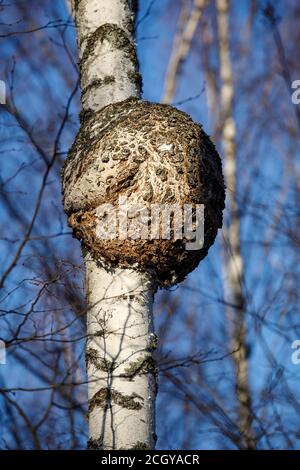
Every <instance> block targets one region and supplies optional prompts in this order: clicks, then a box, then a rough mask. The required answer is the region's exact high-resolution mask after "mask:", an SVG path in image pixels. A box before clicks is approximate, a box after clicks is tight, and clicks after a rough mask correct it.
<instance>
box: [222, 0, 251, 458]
mask: <svg viewBox="0 0 300 470" xmlns="http://www.w3.org/2000/svg"><path fill="white" fill-rule="evenodd" d="M217 16H218V33H219V54H220V76H221V80H222V86H221V107H222V109H221V119H222V123H223V127H222V139H223V145H224V151H225V162H224V174H225V182H226V187H227V189H228V191H229V195H230V222H229V226H228V228H227V231H226V238H227V240H228V243H229V253H228V260H227V266H226V272H227V275H228V281H229V288H230V291H231V296H232V298H231V299H230V300H231V301H232V304H233V305H234V308H232V309H231V308H230V311H229V314H230V319H231V321H232V324H233V332H232V349H233V350H234V351H236V352H235V353H234V354H233V361H234V366H235V371H236V393H237V400H238V408H239V410H238V413H239V416H238V419H239V428H240V431H241V434H242V436H243V445H244V447H245V448H248V449H253V448H254V447H255V441H254V433H253V429H252V412H251V392H250V388H249V373H248V360H247V339H246V324H245V308H246V305H245V298H244V292H243V271H244V266H243V258H242V255H241V249H240V217H239V211H238V205H237V202H236V188H237V181H236V177H237V162H236V143H235V141H236V124H235V120H234V116H233V96H234V84H233V78H232V64H231V59H230V45H229V0H217Z"/></svg>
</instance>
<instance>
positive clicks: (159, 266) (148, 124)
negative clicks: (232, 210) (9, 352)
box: [63, 0, 224, 449]
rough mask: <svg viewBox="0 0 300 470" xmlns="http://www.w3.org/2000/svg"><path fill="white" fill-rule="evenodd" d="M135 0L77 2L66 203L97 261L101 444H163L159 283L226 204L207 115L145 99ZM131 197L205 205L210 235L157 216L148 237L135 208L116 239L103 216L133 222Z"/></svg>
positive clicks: (94, 339) (93, 411) (184, 265)
mask: <svg viewBox="0 0 300 470" xmlns="http://www.w3.org/2000/svg"><path fill="white" fill-rule="evenodd" d="M131 3H132V2H129V1H125V0H109V2H107V1H104V0H102V1H99V0H98V1H96V0H77V2H76V5H75V7H76V23H77V31H78V45H79V54H80V67H81V87H82V105H83V112H82V114H81V126H80V130H79V132H78V135H77V137H76V139H75V142H74V144H73V146H72V148H71V150H70V152H69V156H68V158H67V160H66V163H65V166H64V170H63V202H64V208H65V211H66V213H67V215H68V221H69V224H70V226H71V227H72V229H73V232H74V235H75V236H76V237H77V238H78V239H80V240H81V242H82V246H83V252H84V257H85V261H86V270H87V297H88V307H87V325H88V332H87V333H88V340H87V353H86V360H87V372H88V379H89V412H88V414H89V438H90V439H89V448H95V449H137V448H139V449H151V448H154V446H155V419H154V404H155V395H156V389H157V368H156V365H155V361H154V359H153V351H154V350H155V347H156V342H157V338H156V336H155V334H154V330H153V318H152V304H153V297H154V293H155V291H156V290H157V288H158V287H168V286H171V285H174V284H176V283H178V282H180V281H182V280H183V279H184V278H185V276H186V275H187V274H188V273H189V272H191V271H192V270H193V269H194V268H195V267H196V266H197V265H198V263H199V261H200V260H201V259H203V258H204V257H205V256H206V254H207V252H208V249H209V247H210V246H211V245H212V244H213V242H214V240H215V237H216V234H217V230H218V228H219V227H221V225H222V211H223V208H224V184H223V176H222V169H221V161H220V158H219V156H218V154H217V152H216V150H215V147H214V145H213V143H212V142H211V140H210V139H209V137H208V136H207V135H206V134H205V132H204V131H203V130H202V128H201V126H199V125H198V124H196V123H194V122H193V121H192V119H191V118H190V117H189V116H188V115H187V114H185V113H183V112H181V111H179V110H177V109H175V108H173V107H171V106H168V105H161V104H154V103H149V102H147V101H143V100H141V99H140V88H139V87H140V77H139V74H138V66H137V59H136V53H135V47H134V41H133V11H132V10H131V8H130V4H131ZM108 5H109V6H108ZM120 198H121V199H120ZM122 200H123V201H126V205H127V207H131V206H132V205H135V207H138V206H140V207H143V208H144V209H146V210H147V211H148V213H151V208H152V207H153V206H154V205H160V204H163V205H164V206H167V207H170V208H172V206H173V207H175V206H176V208H177V209H178V208H180V209H181V208H183V207H184V205H185V204H190V205H192V206H193V207H196V205H198V204H199V205H204V243H203V246H202V247H201V248H200V249H198V250H189V249H187V245H186V244H187V242H188V240H187V239H185V238H182V239H175V237H170V239H164V238H163V237H162V236H160V234H159V235H158V236H156V237H154V238H153V237H152V238H151V227H150V225H151V223H150V222H149V221H148V220H147V217H146V216H145V218H144V226H146V228H147V229H149V231H148V233H149V237H148V239H140V238H138V237H136V233H137V232H138V231H139V230H140V226H139V225H138V224H137V223H136V224H134V221H135V220H134V219H136V218H137V217H140V214H131V218H130V222H131V233H130V234H129V237H128V238H126V237H124V236H123V237H121V239H120V237H115V238H114V237H111V239H105V238H104V237H103V233H102V232H101V233H100V232H99V226H102V225H103V224H104V223H105V218H106V217H109V223H111V221H117V223H118V225H120V224H121V220H120V219H121V217H122V211H121V212H120V201H122ZM103 205H106V208H107V209H108V210H107V211H106V212H109V213H105V211H103V207H105V206H103ZM141 210H142V209H141ZM177 215H178V214H177ZM174 217H176V213H175V212H174V213H172V216H171V219H172V218H173V223H174ZM139 220H140V219H139ZM181 224H182V226H183V225H184V219H182V220H181ZM132 227H133V228H132Z"/></svg>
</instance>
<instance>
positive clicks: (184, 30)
mask: <svg viewBox="0 0 300 470" xmlns="http://www.w3.org/2000/svg"><path fill="white" fill-rule="evenodd" d="M205 4H206V0H194V3H193V6H192V10H191V12H190V14H189V11H188V10H189V7H188V5H186V2H185V0H184V1H183V4H182V7H181V12H180V15H179V19H178V27H177V28H178V30H177V33H176V37H175V40H174V44H173V48H172V53H171V58H170V62H169V65H168V70H167V74H166V82H165V90H164V97H163V103H171V102H172V100H173V98H174V95H175V92H176V84H177V78H178V74H179V72H180V67H181V65H182V63H183V61H184V60H185V59H186V57H187V55H188V53H189V50H190V48H191V44H192V41H193V38H194V35H195V32H196V30H197V27H198V25H199V22H200V19H201V16H202V11H203V8H204V7H205ZM182 26H183V27H182Z"/></svg>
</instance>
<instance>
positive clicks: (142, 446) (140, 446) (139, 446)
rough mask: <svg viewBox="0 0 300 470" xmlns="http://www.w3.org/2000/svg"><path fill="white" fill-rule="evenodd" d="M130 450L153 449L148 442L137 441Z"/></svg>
mask: <svg viewBox="0 0 300 470" xmlns="http://www.w3.org/2000/svg"><path fill="white" fill-rule="evenodd" d="M128 450H151V449H150V447H149V446H148V444H146V442H141V441H137V442H136V443H135V444H134V445H133V446H132V447H130V449H128Z"/></svg>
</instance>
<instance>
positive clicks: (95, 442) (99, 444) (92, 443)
mask: <svg viewBox="0 0 300 470" xmlns="http://www.w3.org/2000/svg"><path fill="white" fill-rule="evenodd" d="M87 448H88V450H101V449H103V440H102V438H99V439H92V438H90V439H89V440H88V442H87Z"/></svg>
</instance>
